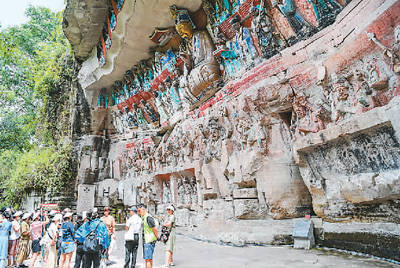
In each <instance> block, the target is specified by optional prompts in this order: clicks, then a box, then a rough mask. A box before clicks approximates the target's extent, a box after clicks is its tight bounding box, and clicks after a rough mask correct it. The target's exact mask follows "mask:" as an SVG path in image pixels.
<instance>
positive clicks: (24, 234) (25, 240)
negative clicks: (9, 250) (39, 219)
mask: <svg viewBox="0 0 400 268" xmlns="http://www.w3.org/2000/svg"><path fill="white" fill-rule="evenodd" d="M30 216H31V214H30V213H28V212H26V213H25V214H24V215H23V216H22V222H21V238H20V240H19V243H18V252H17V265H18V266H19V267H25V265H24V261H25V260H26V259H27V258H28V254H29V242H30V239H31V234H30V228H29V218H30Z"/></svg>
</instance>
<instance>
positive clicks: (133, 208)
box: [129, 206, 137, 213]
mask: <svg viewBox="0 0 400 268" xmlns="http://www.w3.org/2000/svg"><path fill="white" fill-rule="evenodd" d="M129 210H131V211H133V212H135V213H137V208H136V207H135V206H132V207H130V208H129Z"/></svg>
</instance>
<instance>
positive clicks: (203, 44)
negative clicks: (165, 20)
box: [170, 6, 219, 96]
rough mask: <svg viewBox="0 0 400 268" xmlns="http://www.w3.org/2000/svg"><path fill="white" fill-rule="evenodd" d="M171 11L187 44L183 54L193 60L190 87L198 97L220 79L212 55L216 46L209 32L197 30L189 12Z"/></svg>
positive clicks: (171, 9)
mask: <svg viewBox="0 0 400 268" xmlns="http://www.w3.org/2000/svg"><path fill="white" fill-rule="evenodd" d="M170 11H171V15H172V18H173V19H174V22H175V27H176V30H177V32H178V34H179V35H180V36H181V37H182V39H183V41H184V42H186V51H182V52H183V53H186V54H187V55H190V56H191V58H192V62H193V69H191V70H190V72H189V74H188V85H189V87H190V89H191V92H192V94H193V95H194V96H198V95H200V94H201V92H202V91H203V90H206V89H207V88H208V87H209V86H210V85H211V84H212V83H213V82H214V81H216V80H218V78H219V67H218V64H217V62H216V60H215V58H214V56H213V53H212V52H213V51H214V45H213V43H212V40H211V38H210V36H209V35H208V33H207V32H205V31H197V30H195V26H194V24H193V22H192V20H191V18H190V16H189V13H188V11H187V10H180V9H178V8H177V7H176V6H171V7H170Z"/></svg>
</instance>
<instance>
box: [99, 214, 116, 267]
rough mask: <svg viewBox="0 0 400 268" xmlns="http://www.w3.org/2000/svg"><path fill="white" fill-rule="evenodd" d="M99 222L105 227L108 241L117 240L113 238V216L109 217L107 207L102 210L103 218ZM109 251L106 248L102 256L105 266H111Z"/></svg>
mask: <svg viewBox="0 0 400 268" xmlns="http://www.w3.org/2000/svg"><path fill="white" fill-rule="evenodd" d="M101 221H102V222H104V223H105V224H106V226H107V230H108V236H109V237H108V239H109V241H111V239H114V240H115V239H116V238H117V237H116V236H115V219H114V217H113V216H111V215H110V208H109V207H105V208H104V216H103V217H101ZM109 250H110V248H107V250H106V252H105V254H104V255H103V256H102V259H104V260H105V263H106V265H109V264H111V262H110V254H109Z"/></svg>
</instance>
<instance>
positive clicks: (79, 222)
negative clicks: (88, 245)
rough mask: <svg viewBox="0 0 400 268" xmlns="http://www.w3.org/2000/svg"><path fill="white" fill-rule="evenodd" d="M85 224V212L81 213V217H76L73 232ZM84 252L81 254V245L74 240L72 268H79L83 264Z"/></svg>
mask: <svg viewBox="0 0 400 268" xmlns="http://www.w3.org/2000/svg"><path fill="white" fill-rule="evenodd" d="M86 222H87V217H86V211H83V212H82V215H78V217H77V221H76V224H75V228H74V229H75V232H76V231H77V230H78V229H79V228H80V227H81V226H82V225H83V224H85V223H86ZM84 256H85V255H84V252H83V243H81V242H79V241H77V240H76V253H75V265H74V268H81V265H82V266H83V263H84Z"/></svg>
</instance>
